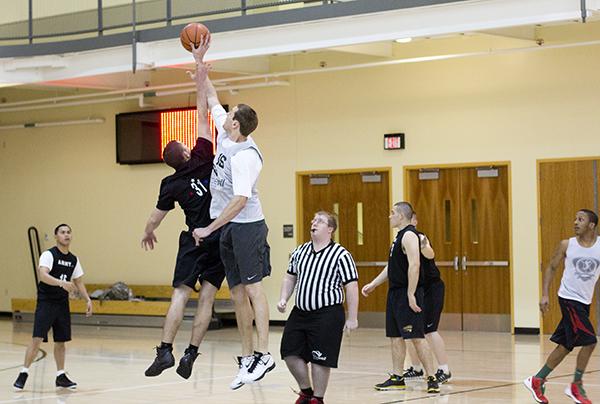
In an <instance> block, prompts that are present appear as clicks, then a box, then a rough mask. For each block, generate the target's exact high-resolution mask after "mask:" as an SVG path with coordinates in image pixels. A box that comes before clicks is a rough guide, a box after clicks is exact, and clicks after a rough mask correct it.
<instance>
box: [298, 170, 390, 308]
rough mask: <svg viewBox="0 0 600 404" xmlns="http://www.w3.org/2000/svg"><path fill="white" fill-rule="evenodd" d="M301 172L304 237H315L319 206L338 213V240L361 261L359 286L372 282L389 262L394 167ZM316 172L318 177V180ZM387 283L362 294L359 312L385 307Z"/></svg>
mask: <svg viewBox="0 0 600 404" xmlns="http://www.w3.org/2000/svg"><path fill="white" fill-rule="evenodd" d="M312 178H313V181H312V183H311V176H310V175H303V176H302V220H303V226H302V228H303V231H302V242H306V241H308V240H310V226H309V223H310V221H311V220H312V218H313V216H314V214H315V212H317V211H319V210H326V211H329V212H334V213H336V214H337V215H338V232H337V236H336V241H337V242H339V243H340V244H341V245H343V246H344V247H345V248H346V249H348V251H350V253H351V254H352V256H353V258H354V261H355V262H356V263H357V267H358V275H359V288H362V286H363V285H364V284H366V283H368V282H370V281H371V280H372V279H373V278H375V276H377V274H378V273H379V272H380V271H381V270H382V269H383V267H384V266H385V264H387V257H388V253H389V247H390V243H391V240H390V233H391V232H390V227H389V220H388V215H389V210H390V206H391V202H390V200H389V172H387V171H378V172H368V173H360V172H353V173H340V174H337V173H336V174H319V176H318V177H317V176H313V177H312ZM315 178H317V180H315ZM386 297H387V283H386V284H385V285H381V286H380V287H379V288H377V289H376V291H375V293H373V294H372V295H371V296H369V298H362V297H361V298H360V300H359V311H360V312H385V306H386Z"/></svg>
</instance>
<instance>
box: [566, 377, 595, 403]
mask: <svg viewBox="0 0 600 404" xmlns="http://www.w3.org/2000/svg"><path fill="white" fill-rule="evenodd" d="M565 394H566V395H567V396H569V397H571V400H573V402H574V403H577V404H592V401H591V400H590V399H588V398H587V394H585V390H584V389H583V385H582V384H581V382H578V383H571V384H570V385H569V386H567V388H566V389H565Z"/></svg>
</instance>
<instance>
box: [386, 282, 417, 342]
mask: <svg viewBox="0 0 600 404" xmlns="http://www.w3.org/2000/svg"><path fill="white" fill-rule="evenodd" d="M406 292H407V290H406V288H401V289H390V290H388V296H387V307H386V310H385V335H386V337H390V338H399V337H400V338H404V339H414V338H425V330H424V315H423V311H421V312H420V313H416V312H414V311H413V310H412V309H411V308H410V306H409V305H408V296H407V294H406ZM423 295H424V291H423V288H421V287H418V288H417V291H416V292H415V297H416V298H417V305H418V306H419V307H420V308H421V310H423V308H424V305H423V300H424V299H423Z"/></svg>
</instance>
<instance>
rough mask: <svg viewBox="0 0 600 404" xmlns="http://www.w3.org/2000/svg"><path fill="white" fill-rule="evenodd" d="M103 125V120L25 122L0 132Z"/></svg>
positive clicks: (2, 127)
mask: <svg viewBox="0 0 600 404" xmlns="http://www.w3.org/2000/svg"><path fill="white" fill-rule="evenodd" d="M97 123H104V118H90V119H81V120H77V121H58V122H26V123H17V124H13V125H3V126H0V130H9V129H23V128H47V127H52V126H70V125H89V124H97Z"/></svg>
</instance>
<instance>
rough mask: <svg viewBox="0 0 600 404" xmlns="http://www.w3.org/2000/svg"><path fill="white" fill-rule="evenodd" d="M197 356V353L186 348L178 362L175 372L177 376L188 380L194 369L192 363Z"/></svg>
mask: <svg viewBox="0 0 600 404" xmlns="http://www.w3.org/2000/svg"><path fill="white" fill-rule="evenodd" d="M198 355H199V354H198V352H194V351H192V350H190V349H189V348H186V350H185V352H184V354H183V356H182V357H181V359H180V360H179V366H177V370H176V372H177V374H178V375H179V376H181V377H183V378H184V379H189V378H190V376H191V374H192V368H193V367H194V361H195V360H196V358H197V357H198Z"/></svg>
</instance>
